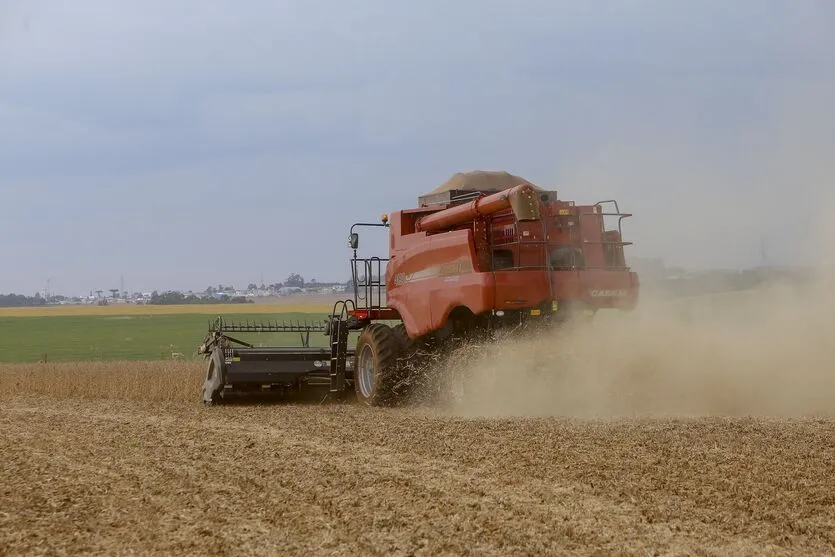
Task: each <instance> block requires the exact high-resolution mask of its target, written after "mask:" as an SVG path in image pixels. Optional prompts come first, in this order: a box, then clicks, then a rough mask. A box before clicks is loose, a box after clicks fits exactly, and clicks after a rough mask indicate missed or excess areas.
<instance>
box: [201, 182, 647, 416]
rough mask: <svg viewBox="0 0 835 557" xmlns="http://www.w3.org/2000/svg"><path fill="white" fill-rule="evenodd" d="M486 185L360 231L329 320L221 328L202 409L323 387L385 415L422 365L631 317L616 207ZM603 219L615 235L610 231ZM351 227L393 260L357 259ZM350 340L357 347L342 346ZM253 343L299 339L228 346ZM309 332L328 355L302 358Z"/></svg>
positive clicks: (448, 190) (522, 186) (430, 200)
mask: <svg viewBox="0 0 835 557" xmlns="http://www.w3.org/2000/svg"><path fill="white" fill-rule="evenodd" d="M473 174H478V175H483V174H484V173H480V172H478V173H473ZM488 174H490V173H488ZM493 174H494V176H493V178H495V175H498V174H502V176H499V178H502V179H504V186H506V187H501V188H496V187H493V188H483V187H478V186H475V187H473V186H471V185H468V184H466V180H467V179H468V178H469V176H468V175H466V174H457V175H456V176H455V177H454V178H457V177H463V178H464V182H465V183H464V187H460V188H455V187H444V186H442V187H441V188H439V189H437V190H435V191H434V192H432V193H431V194H428V195H424V196H421V197H419V198H418V207H416V208H413V209H403V210H398V211H395V212H393V213H391V215H390V216H389V215H383V217H382V219H381V222H378V223H356V224H354V225H353V226H352V227H351V229H350V232H349V241H348V243H349V247H350V248H351V249H352V250H353V257H352V259H351V260H350V263H351V268H352V275H353V286H354V292H353V294H354V295H353V298H352V299H346V300H344V301H340V302H337V303H336V304H335V306H334V308H333V311H332V313H331V315H329V316H328V317H327V319H325V320H324V321H323V322H321V323H312V324H310V323H289V324H288V323H270V322H268V323H260V324H256V323H230V322H226V321H224V320H222V319H221V318H218V320H217V321H215V323H213V324H212V326H211V327H210V330H209V334H208V336H207V337H206V340H205V341H204V343H203V345H202V346H201V350H200V351H201V353H203V354H205V355H206V357H207V360H208V364H207V372H206V379H205V383H204V387H203V400H204V401H205V402H206V403H213V402H217V401H219V400H222V399H225V398H226V397H228V396H229V395H232V394H235V393H247V392H264V391H273V390H276V389H279V390H287V389H291V390H299V389H302V388H303V387H304V386H305V385H322V386H327V387H328V391H329V393H330V394H331V395H332V396H335V397H340V396H342V395H344V394H346V393H347V392H348V391H349V390H353V391H354V393H355V395H356V398H357V400H358V401H359V402H360V403H363V404H367V405H371V406H376V405H383V404H390V403H392V402H395V401H402V400H404V399H405V398H406V397H407V395H408V394H409V393H410V388H411V387H410V385H412V384H413V383H414V381H413V379H414V377H413V374H414V373H415V365H414V364H415V362H416V361H419V360H420V358H419V357H418V355H426V354H427V353H428V354H429V355H432V353H433V352H435V353H437V352H438V351H443V350H445V349H447V348H449V346H450V343H453V344H454V343H455V342H457V341H458V340H460V339H462V338H473V337H480V336H483V335H484V334H489V333H490V332H491V331H494V330H497V329H508V328H513V329H517V330H518V329H522V330H527V329H528V328H529V326H531V325H532V326H533V327H534V328H541V327H543V326H544V327H549V326H552V325H555V324H556V325H560V324H564V323H566V322H569V321H573V320H575V319H577V318H582V317H583V316H593V315H594V314H595V312H596V311H597V310H599V309H603V308H617V309H621V310H630V309H632V308H634V307H635V306H636V304H637V301H638V290H639V282H638V276H637V274H636V273H634V272H633V271H632V270H631V269H630V268H629V266H628V265H627V262H626V258H625V256H624V246H627V245H630V242H624V241H623V238H622V230H621V223H622V221H623V219H625V218H628V217H630V216H631V215H629V214H626V213H622V212H620V209H619V207H618V204H617V202H616V201H602V202H598V203H595V204H592V205H577V204H575V202H573V201H565V200H561V199H559V198H558V196H557V192H555V191H549V190H544V189H541V188H538V187H536V186H534V185H533V184H531V183H529V182H527V181H525V180H523V179H521V178H518V177H515V176H512V175H509V174H506V173H493ZM510 180H512V182H511V181H510ZM604 207H612V208H613V210H610V211H608V212H607V211H606V210H605V209H604ZM606 218H610V219H616V225H615V226H613V227H608V228H607V226H606V224H605V219H606ZM358 227H382V228H384V229H386V230H387V232H388V237H389V238H388V239H389V253H388V257H369V258H360V257H358V256H357V250H358V248H359V234H358V232H357V231H356V229H357V228H358ZM352 331H356V332H358V333H359V336H358V338H357V339H356V342H355V343H349V342H348V339H349V334H350V333H351V332H352ZM257 332H268V333H286V332H298V333H300V334H302V335H303V336H302V340H303V342H302V346H299V347H292V348H279V347H276V348H272V347H270V348H257V347H254V346H253V345H251V344H248V343H245V342H243V341H240V340H237V339H236V338H234V337H232V336H231V335H232V334H237V333H257ZM311 332H314V333H320V334H324V335H326V336H327V337H328V339H329V346H328V347H327V348H314V347H310V346H309V342H308V341H309V334H310V333H311ZM305 335H307V336H305ZM349 344H351V345H349Z"/></svg>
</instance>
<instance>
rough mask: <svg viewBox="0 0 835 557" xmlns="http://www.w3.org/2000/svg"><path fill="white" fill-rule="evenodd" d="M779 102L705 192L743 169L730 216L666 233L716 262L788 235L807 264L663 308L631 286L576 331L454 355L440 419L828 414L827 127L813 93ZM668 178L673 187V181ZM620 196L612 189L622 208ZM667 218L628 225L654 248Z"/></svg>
mask: <svg viewBox="0 0 835 557" xmlns="http://www.w3.org/2000/svg"><path fill="white" fill-rule="evenodd" d="M795 98H797V97H795ZM804 99H805V100H806V101H809V97H804ZM792 106H793V108H792V110H787V111H786V112H785V113H781V115H780V118H779V119H778V122H777V123H776V124H775V126H774V127H773V128H772V129H771V130H770V131H771V133H770V134H766V135H767V136H768V137H765V138H764V139H763V140H762V141H761V142H760V144H761V145H766V147H764V148H763V149H760V150H752V151H751V152H750V153H748V155H747V156H746V157H745V158H744V160H740V161H739V169H738V172H735V173H734V174H733V175H731V174H728V175H727V176H724V177H723V176H717V180H718V182H719V184H716V183H714V184H712V185H711V187H712V188H713V190H714V191H718V190H721V189H722V188H721V185H722V184H721V182H722V181H723V179H724V182H725V185H727V186H729V187H728V190H729V191H730V190H732V189H733V188H732V187H730V186H732V185H733V184H734V183H735V182H734V180H735V179H736V178H738V177H739V176H741V175H743V174H746V173H748V174H749V175H753V174H758V175H759V177H760V178H762V181H761V182H757V184H758V185H756V187H755V191H753V192H752V195H751V199H752V200H753V201H752V203H748V204H745V203H732V204H731V205H733V207H732V211H731V212H732V213H738V214H739V215H741V218H734V215H733V214H731V215H729V214H728V205H727V204H725V203H724V202H723V200H726V197H725V196H723V195H718V194H717V195H716V196H715V200H716V203H714V204H712V205H711V204H704V203H700V204H698V205H697V206H698V207H699V209H698V211H699V212H700V214H699V215H698V219H696V220H698V221H699V222H700V223H702V224H701V229H700V228H699V226H697V225H696V224H697V223H696V222H695V220H693V219H694V218H695V217H690V220H689V221H688V220H687V219H684V220H685V221H686V224H684V225H683V226H684V227H686V233H682V232H681V230H679V231H678V234H679V236H678V237H677V239H676V241H677V242H678V243H679V245H680V250H681V252H683V253H686V252H687V250H688V249H689V247H690V246H692V248H693V250H698V249H699V248H700V246H701V247H703V246H704V245H706V242H707V243H708V244H709V245H711V246H713V247H712V249H713V250H715V251H717V252H719V253H718V254H719V256H720V259H721V258H722V255H723V253H724V254H726V256H725V260H733V259H734V258H736V257H737V256H736V255H733V254H735V253H739V252H740V249H741V248H740V238H747V239H748V240H753V239H755V238H756V237H757V236H758V234H759V231H761V230H768V231H770V233H772V234H774V235H777V236H780V235H783V236H786V237H791V240H790V243H792V244H793V249H794V253H795V255H796V256H797V257H796V258H794V259H793V261H792V262H791V263H797V262H798V261H799V260H805V261H806V262H807V263H806V264H804V267H805V269H807V270H808V276H807V277H806V278H805V279H804V280H802V281H784V282H775V283H772V284H768V285H767V286H763V287H760V288H757V289H752V290H747V291H737V292H731V293H726V294H719V295H712V296H701V297H693V298H680V299H672V300H670V299H666V300H665V299H662V298H661V297H660V296H655V295H654V292H653V291H652V289H651V288H644V289H643V290H642V299H641V301H640V303H639V307H638V308H637V309H636V310H635V311H633V312H631V313H619V312H616V311H610V310H604V311H601V312H599V313H598V315H597V316H596V317H595V319H594V321H593V322H592V323H591V324H588V325H582V326H580V325H578V326H576V327H574V328H572V329H566V330H562V331H554V332H550V333H548V334H541V335H538V336H537V337H536V338H533V337H530V338H526V337H522V338H514V339H504V340H499V341H497V342H494V343H491V344H490V345H488V346H470V347H465V348H462V349H460V350H459V351H458V352H457V353H456V354H454V355H453V357H452V358H451V359H450V360H448V362H447V363H446V366H445V372H446V373H448V374H450V375H451V376H453V377H454V378H456V379H462V378H466V380H465V381H464V385H465V387H466V389H465V392H464V393H463V395H461V396H460V397H457V399H456V401H455V402H454V403H451V404H449V407H448V408H447V410H448V411H449V412H451V413H453V414H456V415H461V416H615V415H617V416H624V415H664V416H671V415H675V416H687V415H743V414H744V415H761V416H763V415H764V416H808V415H833V414H835V324H833V314H834V313H835V312H833V309H835V294H833V292H835V272H833V268H835V267H833V262H835V203H832V201H833V197H835V162H833V159H832V158H831V157H825V156H820V155H821V154H822V153H824V152H826V151H828V152H831V151H830V150H829V148H830V147H831V148H835V132H833V130H835V128H832V127H828V124H830V123H832V117H831V115H829V116H827V114H829V113H830V111H828V110H822V109H823V106H824V105H823V104H822V103H821V102H820V97H816V98H815V99H814V102H811V101H810V102H805V103H802V102H799V103H798V104H795V105H792ZM798 107H800V108H798ZM789 114H793V115H794V116H795V118H789V117H788V115H789ZM814 115H821V118H820V119H817V120H816V119H815V118H814V117H813V116H814ZM822 122H825V123H826V124H827V127H826V130H824V129H823V128H822V124H821V123H822ZM631 160H632V161H635V160H636V159H635V158H632V159H631ZM609 162H612V161H611V160H610V161H609ZM679 174H686V172H685V171H684V170H682V169H680V170H679ZM668 177H669V178H670V183H673V182H674V179H675V176H674V174H672V173H671V174H670V175H669V176H668ZM631 178H634V176H632V177H631ZM717 186H720V187H718V189H717ZM623 188H624V190H623V191H620V192H618V194H619V196H620V197H621V198H626V199H628V198H629V197H630V195H629V194H628V192H627V191H626V189H627V186H626V185H625V184H624V185H623ZM685 189H687V190H688V191H689V188H685ZM669 196H670V197H671V198H672V197H675V196H674V194H672V193H670V194H669ZM757 200H758V201H757ZM752 204H753V205H752ZM662 205H663V203H662ZM684 206H685V207H686V206H688V205H687V204H686V203H685V204H684ZM681 207H682V206H681V205H679V206H678V210H679V211H680V209H681ZM675 209H676V207H673V206H672V205H671V206H669V207H666V206H656V207H654V208H650V207H644V208H643V209H642V210H640V211H634V212H635V213H636V216H635V219H637V220H643V221H646V223H649V224H645V225H644V226H647V227H649V228H650V229H654V231H655V232H654V234H655V235H656V236H659V237H661V239H659V240H658V241H659V242H664V241H665V240H664V239H663V236H664V231H665V230H672V229H671V228H668V227H667V226H666V224H664V222H662V221H663V219H665V218H667V215H670V214H674V213H675ZM712 212H714V213H715V214H712ZM752 212H753V213H757V214H758V215H759V217H758V219H759V222H754V221H755V220H757V219H753V218H752V217H751V213H752ZM659 215H663V216H659ZM801 221H802V225H803V227H802V229H801V228H800V225H799V224H797V223H798V222H801ZM659 224H664V225H663V226H660V227H658V225H659ZM630 226H631V225H630ZM755 227H756V228H755ZM659 231H660V232H659ZM717 231H719V232H721V234H719V235H717V234H716V233H717ZM705 233H709V235H712V236H711V237H710V238H709V239H706V237H705ZM682 234H684V235H682ZM722 238H724V240H722ZM667 241H672V240H671V239H668V240H667ZM636 245H637V243H636ZM743 249H747V248H744V246H743ZM628 256H629V255H627V257H628ZM775 263H776V262H775ZM805 265H808V266H805ZM747 266H749V267H752V266H754V265H747Z"/></svg>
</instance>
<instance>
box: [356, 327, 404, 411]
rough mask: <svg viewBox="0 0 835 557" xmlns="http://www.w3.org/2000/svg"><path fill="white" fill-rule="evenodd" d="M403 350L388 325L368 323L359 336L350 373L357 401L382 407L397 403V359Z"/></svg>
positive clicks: (396, 334)
mask: <svg viewBox="0 0 835 557" xmlns="http://www.w3.org/2000/svg"><path fill="white" fill-rule="evenodd" d="M403 349H404V344H403V340H402V337H401V336H400V335H399V334H398V333H397V332H396V331H395V330H394V329H392V328H391V327H389V326H388V325H384V324H382V323H372V324H370V325H368V326H367V327H366V328H365V329H364V330H363V331H362V333H360V336H359V338H358V339H357V349H356V356H355V357H356V368H355V370H354V391H355V392H356V396H357V402H359V403H360V404H364V405H366V406H383V405H391V404H394V403H395V402H397V401H398V399H399V398H400V397H399V396H398V390H399V389H398V387H399V383H400V381H401V379H402V377H401V373H400V370H399V366H398V356H399V355H400V354H401V352H402V351H403Z"/></svg>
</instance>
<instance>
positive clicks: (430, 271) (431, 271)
mask: <svg viewBox="0 0 835 557" xmlns="http://www.w3.org/2000/svg"><path fill="white" fill-rule="evenodd" d="M472 271H473V265H472V262H471V261H470V260H469V259H460V260H458V261H450V262H449V263H443V264H441V265H433V266H432V267H427V268H425V269H421V270H419V271H414V272H411V273H397V274H396V275H394V284H395V285H401V284H406V283H408V282H415V281H418V280H425V279H429V278H436V277H451V276H456V275H463V274H465V273H471V272H472Z"/></svg>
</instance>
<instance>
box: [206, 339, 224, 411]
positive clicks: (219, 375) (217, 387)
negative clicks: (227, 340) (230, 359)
mask: <svg viewBox="0 0 835 557" xmlns="http://www.w3.org/2000/svg"><path fill="white" fill-rule="evenodd" d="M225 383H226V366H225V364H224V361H223V351H222V350H221V349H220V348H215V349H214V350H213V351H212V355H211V356H210V357H209V363H208V364H207V365H206V379H205V380H204V381H203V404H205V405H207V406H211V405H212V404H216V403H217V402H219V401H220V398H221V395H220V391H221V390H222V389H223V385H224V384H225Z"/></svg>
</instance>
